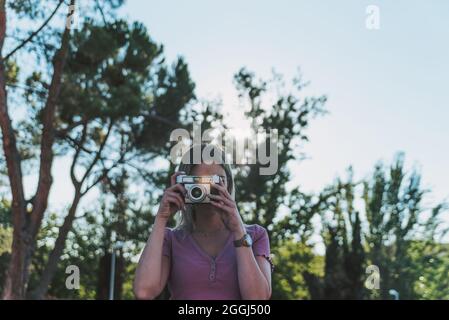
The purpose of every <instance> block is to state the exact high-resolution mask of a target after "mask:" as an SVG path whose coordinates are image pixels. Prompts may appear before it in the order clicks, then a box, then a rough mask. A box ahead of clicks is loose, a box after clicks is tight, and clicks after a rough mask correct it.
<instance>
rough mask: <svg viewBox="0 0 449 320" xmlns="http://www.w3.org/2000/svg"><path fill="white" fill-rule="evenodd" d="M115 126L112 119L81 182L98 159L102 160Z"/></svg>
mask: <svg viewBox="0 0 449 320" xmlns="http://www.w3.org/2000/svg"><path fill="white" fill-rule="evenodd" d="M113 126H114V122H113V121H112V120H111V122H110V123H109V125H108V129H107V132H106V136H105V137H104V139H103V141H102V142H101V144H100V147H99V148H98V151H97V154H96V155H95V158H94V159H93V160H92V162H91V164H90V165H89V167H88V168H87V170H86V172H85V174H84V176H83V178H82V179H81V181H80V182H81V184H82V183H83V182H84V181H85V180H86V178H87V177H88V176H89V174H90V172H91V171H92V169H93V167H94V166H95V164H97V162H98V160H100V158H101V154H102V152H103V149H104V147H105V145H106V142H107V141H108V138H109V135H110V134H111V131H112V127H113Z"/></svg>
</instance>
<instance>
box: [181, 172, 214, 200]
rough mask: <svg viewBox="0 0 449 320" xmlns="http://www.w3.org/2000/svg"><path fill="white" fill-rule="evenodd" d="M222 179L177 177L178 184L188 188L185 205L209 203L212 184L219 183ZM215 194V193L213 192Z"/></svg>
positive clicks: (212, 177)
mask: <svg viewBox="0 0 449 320" xmlns="http://www.w3.org/2000/svg"><path fill="white" fill-rule="evenodd" d="M219 182H220V177H219V176H217V175H214V176H186V175H180V176H177V177H176V183H181V184H183V185H184V188H186V190H187V193H186V196H185V203H195V204H198V203H209V202H210V198H209V197H208V195H209V194H211V188H210V185H211V183H217V184H218V183H219ZM212 194H215V192H212Z"/></svg>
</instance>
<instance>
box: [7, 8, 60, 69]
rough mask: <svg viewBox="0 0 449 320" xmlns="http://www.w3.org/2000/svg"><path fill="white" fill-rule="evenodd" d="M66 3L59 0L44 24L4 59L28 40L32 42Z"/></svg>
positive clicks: (13, 52) (8, 56)
mask: <svg viewBox="0 0 449 320" xmlns="http://www.w3.org/2000/svg"><path fill="white" fill-rule="evenodd" d="M63 3H64V0H59V2H58V4H57V6H56V8H55V9H54V10H53V12H52V13H51V14H50V16H49V17H48V18H47V19H46V20H45V21H44V22H43V23H42V25H41V26H40V27H39V28H38V29H37V30H36V31H34V32H33V33H31V34H30V35H29V37H28V38H26V39H25V40H24V41H23V42H22V43H21V44H19V45H18V46H17V47H15V48H14V49H13V50H12V51H11V52H10V53H8V54H7V55H6V56H5V58H4V60H8V59H9V58H10V57H11V56H12V55H14V54H15V53H16V52H17V51H19V50H20V49H22V48H23V47H24V46H25V45H26V44H27V43H28V42H30V41H31V40H33V38H34V37H35V36H37V35H38V34H39V32H41V31H42V29H44V28H45V26H46V25H47V24H48V23H49V22H50V21H51V19H53V17H54V16H55V14H56V12H57V11H58V10H59V8H60V7H61V5H62V4H63Z"/></svg>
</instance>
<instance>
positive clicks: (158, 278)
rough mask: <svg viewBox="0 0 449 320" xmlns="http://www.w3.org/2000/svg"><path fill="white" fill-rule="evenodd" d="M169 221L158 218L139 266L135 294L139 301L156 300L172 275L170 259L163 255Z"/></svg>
mask: <svg viewBox="0 0 449 320" xmlns="http://www.w3.org/2000/svg"><path fill="white" fill-rule="evenodd" d="M166 224H167V220H166V219H165V218H161V217H157V216H156V220H155V222H154V225H153V230H152V231H151V234H150V237H149V239H148V241H147V244H146V245H145V248H144V250H143V252H142V255H141V256H140V259H139V264H138V265H137V270H136V276H135V278H134V294H135V296H136V298H137V299H154V298H156V297H157V296H158V295H159V294H160V293H161V292H162V290H163V289H164V287H165V285H166V283H167V279H168V275H169V273H170V258H169V257H167V256H163V255H162V246H163V243H164V233H165V226H166Z"/></svg>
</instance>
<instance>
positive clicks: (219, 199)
mask: <svg viewBox="0 0 449 320" xmlns="http://www.w3.org/2000/svg"><path fill="white" fill-rule="evenodd" d="M209 198H210V199H211V200H212V202H223V203H224V204H225V205H227V206H229V207H232V208H233V207H234V205H235V204H234V202H233V201H231V200H229V199H228V198H225V197H223V196H220V195H216V194H210V195H209Z"/></svg>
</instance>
